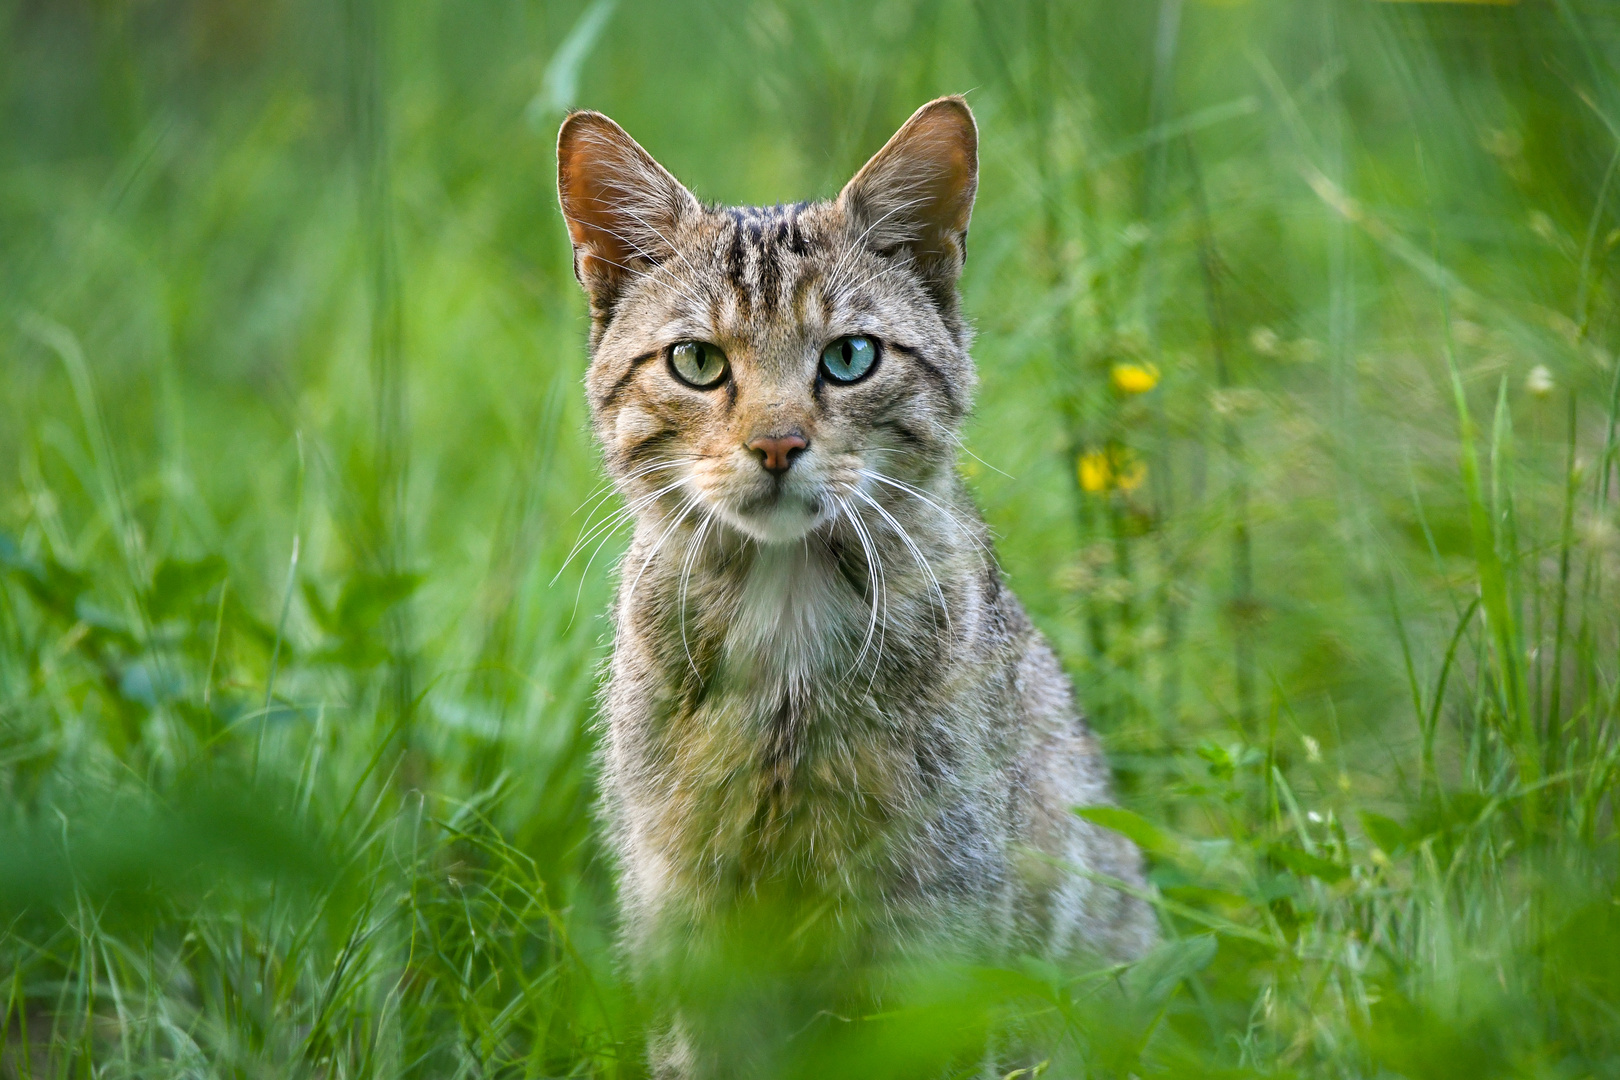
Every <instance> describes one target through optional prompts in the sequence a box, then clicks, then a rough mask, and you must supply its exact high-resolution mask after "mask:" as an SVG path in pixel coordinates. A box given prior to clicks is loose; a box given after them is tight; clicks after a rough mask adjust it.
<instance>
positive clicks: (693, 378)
mask: <svg viewBox="0 0 1620 1080" xmlns="http://www.w3.org/2000/svg"><path fill="white" fill-rule="evenodd" d="M669 368H670V370H671V371H673V372H674V373H675V377H676V378H677V379H679V380H681V382H683V383H685V384H686V385H687V386H692V387H696V388H697V389H699V390H709V389H712V388H713V387H716V386H719V385H720V381H721V380H722V379H724V378H725V377H726V354H725V353H723V352H721V351H720V346H718V345H710V344H709V343H708V342H707V341H683V342H681V343H680V344H679V345H677V346H675V347H674V348H673V349H671V350H669Z"/></svg>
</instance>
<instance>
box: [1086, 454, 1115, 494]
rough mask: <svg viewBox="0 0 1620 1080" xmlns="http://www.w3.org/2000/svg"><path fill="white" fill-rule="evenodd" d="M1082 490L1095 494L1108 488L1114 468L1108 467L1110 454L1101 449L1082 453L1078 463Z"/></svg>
mask: <svg viewBox="0 0 1620 1080" xmlns="http://www.w3.org/2000/svg"><path fill="white" fill-rule="evenodd" d="M1078 469H1079V473H1080V490H1081V491H1085V492H1089V493H1091V494H1093V495H1095V494H1097V493H1098V492H1100V491H1107V490H1108V483H1109V481H1110V480H1112V479H1113V474H1114V470H1113V469H1111V468H1109V467H1108V455H1107V454H1105V453H1103V452H1102V451H1101V450H1087V451H1086V452H1085V453H1083V454H1081V455H1080V461H1079V464H1078Z"/></svg>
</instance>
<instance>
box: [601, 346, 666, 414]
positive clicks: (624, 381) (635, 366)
mask: <svg viewBox="0 0 1620 1080" xmlns="http://www.w3.org/2000/svg"><path fill="white" fill-rule="evenodd" d="M657 355H658V354H657V353H656V352H650V353H643V354H642V355H641V356H638V357H636V358H635V359H634V360H632V361H630V367H629V369H628V370H627V371H626V372H625V373H624V374H623V375H620V376H619V380H618V381H617V382H615V383H614V384H613V385H612V386H610V387H608V392H607V393H605V394H603V395H602V398H601V400H600V401H598V402H597V403H596V407H597V408H598V409H605V408H607V407H608V406H610V405H612V404H613V403H614V402H615V401H617V400H618V399H619V395H620V394H621V393H623V392H624V388H625V387H627V386H629V385H630V380H631V379H633V378H635V377H636V372H638V371H640V370H641V365H642V364H645V363H646V362H647V361H649V360H651V359H652V358H653V357H655V356H657Z"/></svg>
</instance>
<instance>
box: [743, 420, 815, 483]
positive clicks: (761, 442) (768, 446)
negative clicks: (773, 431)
mask: <svg viewBox="0 0 1620 1080" xmlns="http://www.w3.org/2000/svg"><path fill="white" fill-rule="evenodd" d="M809 445H810V444H809V442H807V441H806V440H805V437H804V436H803V435H800V434H799V433H798V432H796V431H795V432H791V433H790V434H787V435H776V436H770V437H766V438H759V439H755V440H754V441H753V442H751V443H749V444H748V449H750V450H752V451H754V453H756V454H758V455H759V463H760V464H761V465H763V466H765V468H766V469H768V470H770V471H771V472H773V473H778V474H781V473H785V472H787V471H788V469H789V467H791V466H792V464H793V459H794V457H796V456H797V455H799V454H800V453H803V452H804V450H805V448H806V447H808V446H809Z"/></svg>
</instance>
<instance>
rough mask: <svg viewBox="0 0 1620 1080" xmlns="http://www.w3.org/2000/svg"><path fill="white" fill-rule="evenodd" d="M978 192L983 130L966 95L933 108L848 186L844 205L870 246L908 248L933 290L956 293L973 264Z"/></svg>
mask: <svg viewBox="0 0 1620 1080" xmlns="http://www.w3.org/2000/svg"><path fill="white" fill-rule="evenodd" d="M978 188H979V129H978V127H977V126H976V125H975V124H974V122H973V112H972V110H970V109H969V108H968V106H967V102H966V101H965V100H963V99H962V98H961V97H960V96H959V95H953V96H951V97H942V98H939V99H937V100H935V101H930V102H929V103H928V104H926V105H924V106H923V107H922V108H920V109H918V110H917V111H916V112H914V113H912V114H911V119H910V120H907V121H906V122H905V125H904V126H903V127H901V128H900V130H899V131H897V132H895V133H894V137H893V138H891V139H890V140H889V141H888V142H887V143H885V144H884V147H883V149H881V150H879V151H878V152H877V153H876V154H874V155H873V156H872V160H871V161H868V162H867V163H866V164H865V165H864V166H862V167H861V171H860V172H858V173H856V174H855V179H853V180H851V181H850V182H849V183H848V184H846V185H845V186H844V190H843V191H842V192H840V193H839V195H838V205H839V206H841V207H842V208H843V209H844V213H845V216H846V217H847V219H848V221H849V224H850V227H851V228H853V229H854V231H855V235H856V236H859V237H863V238H864V239H863V242H864V243H866V244H867V245H869V246H871V247H874V248H876V249H878V250H880V251H881V250H887V249H893V248H907V249H909V250H910V251H911V254H912V255H913V256H914V257H915V258H916V260H917V262H918V265H919V267H920V268H921V269H922V270H923V272H924V274H925V275H927V276H928V278H929V279H930V284H932V285H935V286H938V287H939V288H941V289H943V290H950V289H952V288H953V287H954V286H955V284H956V278H957V275H959V274H960V273H961V271H962V261H963V259H965V258H966V257H967V230H968V219H969V218H970V217H971V216H972V214H973V196H974V194H975V193H976V192H977V191H978Z"/></svg>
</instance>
